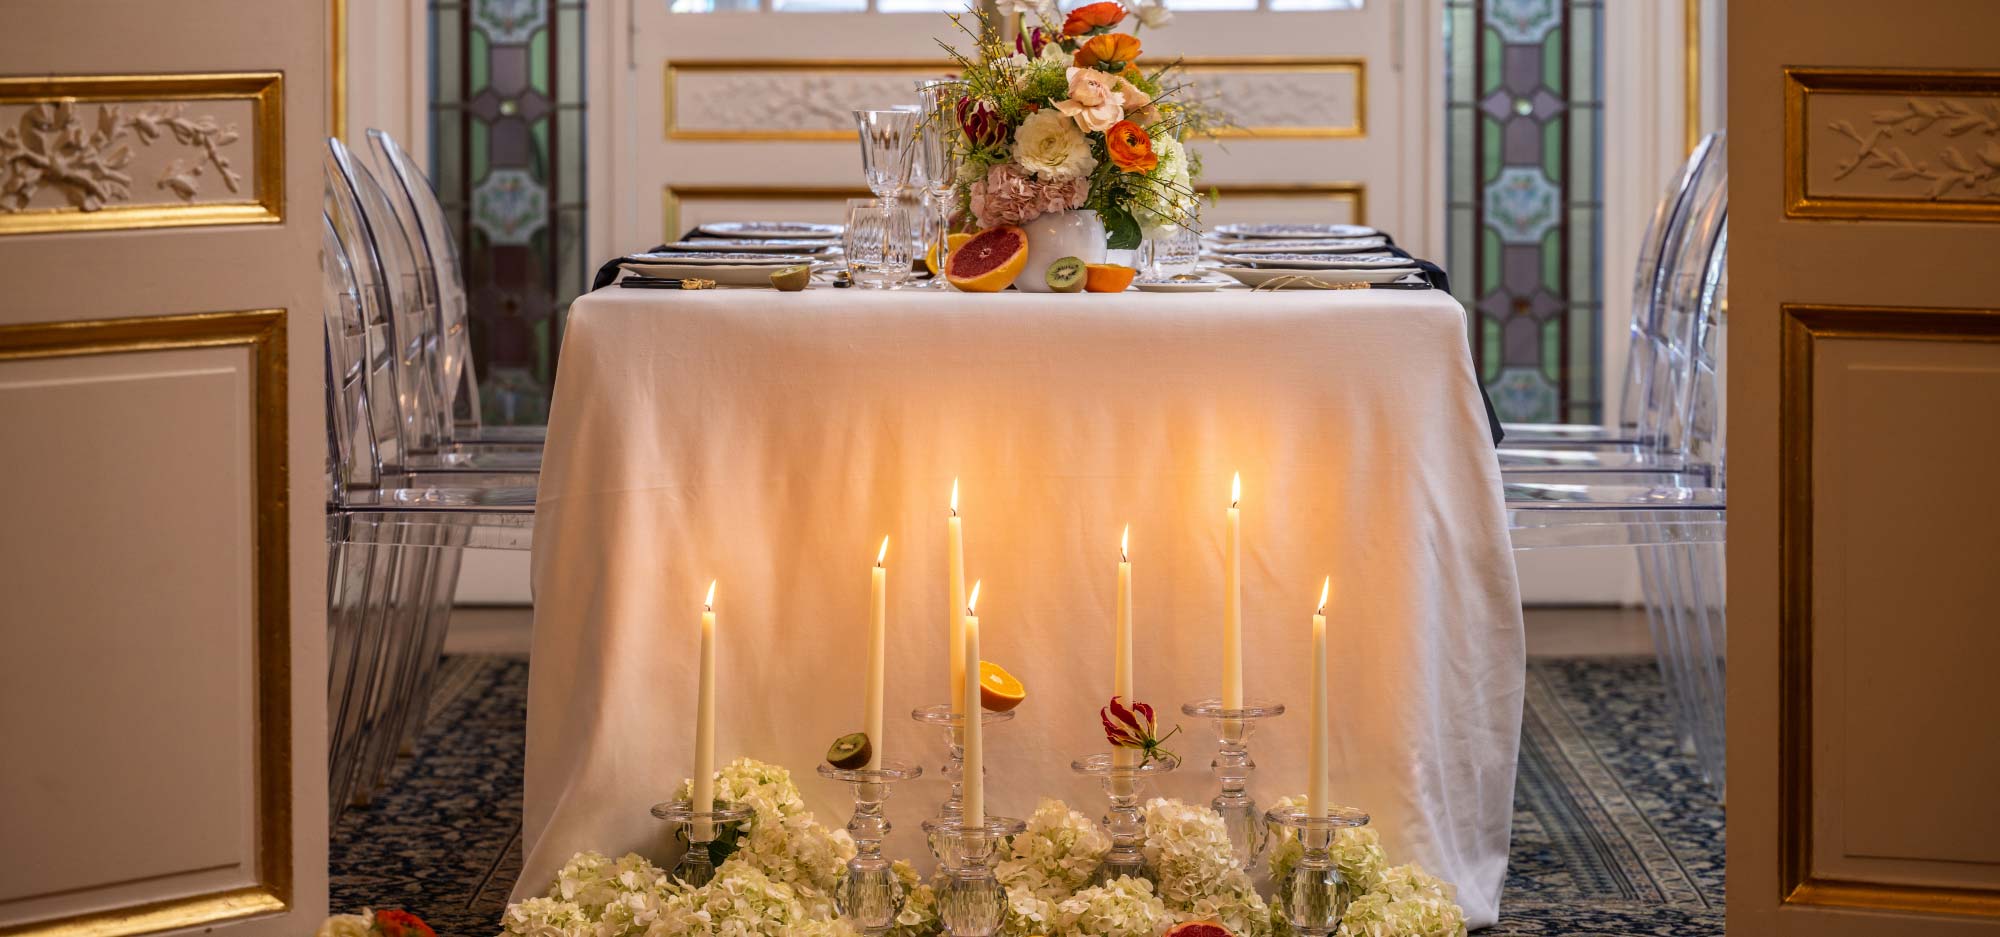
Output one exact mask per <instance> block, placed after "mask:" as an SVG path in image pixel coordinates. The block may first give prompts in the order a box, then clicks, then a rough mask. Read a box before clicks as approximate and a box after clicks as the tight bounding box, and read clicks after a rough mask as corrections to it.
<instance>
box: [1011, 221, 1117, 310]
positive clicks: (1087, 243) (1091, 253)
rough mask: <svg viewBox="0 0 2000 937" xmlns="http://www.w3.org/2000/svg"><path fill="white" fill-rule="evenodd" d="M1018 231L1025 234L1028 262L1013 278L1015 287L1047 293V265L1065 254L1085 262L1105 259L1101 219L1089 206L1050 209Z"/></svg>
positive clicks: (1095, 262)
mask: <svg viewBox="0 0 2000 937" xmlns="http://www.w3.org/2000/svg"><path fill="white" fill-rule="evenodd" d="M1021 230H1023V231H1026V232H1027V233H1028V265H1027V266H1025V267H1022V268H1021V275H1020V276H1018V277H1016V278H1014V288H1015V289H1017V290H1024V291H1026V292H1029V293H1047V292H1050V290H1049V280H1048V270H1049V265H1050V264H1052V263H1055V262H1056V261H1058V260H1061V259H1063V258H1064V257H1076V258H1079V259H1081V260H1082V261H1083V262H1084V263H1087V264H1101V263H1103V262H1104V222H1102V221H1099V220H1098V219H1097V212H1095V211H1093V210H1091V209H1088V208H1080V209H1076V210H1074V211H1057V212H1050V213H1048V214H1046V215H1043V216H1041V217H1040V218H1036V219H1035V220H1033V221H1030V222H1027V223H1026V224H1023V225H1021Z"/></svg>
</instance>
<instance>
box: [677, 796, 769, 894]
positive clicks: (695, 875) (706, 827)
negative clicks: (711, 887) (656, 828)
mask: <svg viewBox="0 0 2000 937" xmlns="http://www.w3.org/2000/svg"><path fill="white" fill-rule="evenodd" d="M753 813H755V811H753V810H751V809H750V808H749V807H744V806H740V805H737V804H726V803H722V802H720V801H717V802H716V804H715V805H714V807H713V808H711V809H708V810H696V809H694V808H692V807H690V806H688V802H687V801H685V800H676V801H670V802H668V803H664V804H654V805H653V816H656V817H659V818H660V819H662V820H665V821H667V822H668V823H672V824H674V825H675V826H676V827H677V829H676V830H675V833H676V835H678V836H679V837H680V838H681V839H682V840H683V841H684V842H686V843H687V851H686V852H684V853H682V854H681V861H680V864H679V865H677V866H675V867H674V877H675V878H677V879H680V880H681V881H683V882H686V883H687V884H689V885H692V886H694V887H696V888H700V887H701V886H703V885H706V884H708V882H709V880H710V879H712V878H714V877H715V861H714V858H713V857H712V856H711V855H710V854H709V851H708V850H709V846H710V845H711V844H712V843H714V842H715V834H716V833H717V832H719V831H721V829H722V828H723V827H724V826H726V825H728V824H731V823H741V822H743V821H745V820H748V819H750V817H751V815H752V814H753Z"/></svg>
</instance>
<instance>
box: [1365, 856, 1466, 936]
mask: <svg viewBox="0 0 2000 937" xmlns="http://www.w3.org/2000/svg"><path fill="white" fill-rule="evenodd" d="M1457 896H1458V892H1457V890H1456V889H1454V888H1452V887H1451V885H1450V884H1448V883H1446V882H1444V881H1441V880H1440V879H1438V878H1437V877H1436V876H1433V875H1431V874H1429V873H1427V872H1425V871H1424V870H1423V868H1422V867H1421V866H1418V865H1415V864H1410V865H1399V866H1396V867H1395V868H1392V869H1387V870H1385V871H1383V873H1382V874H1381V877H1380V878H1379V879H1378V880H1377V883H1376V886H1375V888H1374V889H1373V890H1371V891H1369V892H1368V893H1367V894H1365V895H1362V896H1361V897H1359V898H1356V899H1354V903H1353V904H1350V905H1348V907H1347V916H1346V917H1345V918H1343V919H1342V920H1341V922H1340V930H1339V932H1338V937H1465V910H1464V909H1462V908H1460V907H1459V906H1458V901H1457Z"/></svg>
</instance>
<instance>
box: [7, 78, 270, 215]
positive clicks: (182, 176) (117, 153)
mask: <svg viewBox="0 0 2000 937" xmlns="http://www.w3.org/2000/svg"><path fill="white" fill-rule="evenodd" d="M83 110H84V109H83V108H81V107H78V106H77V105H76V104H75V103H74V102H71V101H57V102H53V103H50V102H43V103H41V104H37V105H35V106H34V107H31V108H28V109H27V110H26V111H23V112H22V113H21V119H20V123H19V125H18V126H14V127H9V128H7V129H5V130H3V131H0V211H9V212H18V211H24V210H26V209H27V208H28V203H29V202H30V201H31V200H33V198H34V196H35V192H36V190H38V189H39V188H40V187H41V186H43V185H50V186H56V187H59V188H61V189H62V190H63V192H64V194H65V195H66V196H68V198H69V200H70V203H71V204H73V205H75V206H76V207H77V208H80V209H82V210H84V211H97V210H98V209H100V208H103V207H104V206H105V205H106V204H107V203H110V202H122V201H129V200H130V199H131V198H132V177H131V176H130V175H129V174H127V173H126V172H125V171H124V170H125V169H126V167H128V166H130V165H131V164H132V156H133V151H132V146H133V145H134V144H137V145H139V146H146V147H150V146H153V145H154V144H156V143H159V142H161V141H162V140H165V139H168V138H171V140H172V142H173V143H174V144H178V145H180V146H183V147H187V148H190V149H196V150H199V151H200V152H199V153H198V154H192V155H193V157H194V158H193V161H192V162H188V161H184V160H183V159H180V158H176V159H173V160H170V161H169V162H168V163H167V165H166V167H165V168H164V169H163V170H161V172H160V175H159V177H158V179H157V180H156V182H155V184H156V185H157V186H158V187H159V188H161V189H166V190H168V191H170V192H173V193H174V194H175V195H178V196H179V197H180V198H181V199H182V200H183V201H192V200H193V199H194V197H195V196H196V195H197V194H199V193H200V192H201V181H200V177H201V176H202V174H203V173H204V172H205V171H206V170H207V169H209V168H211V167H212V168H213V169H214V170H215V174H216V176H218V177H219V178H221V180H222V184H223V185H224V186H225V187H227V188H228V189H229V191H230V192H239V191H241V190H242V185H243V174H242V173H239V172H237V171H236V170H234V169H232V168H230V159H229V157H227V156H225V155H223V154H222V152H221V148H222V147H226V146H228V145H229V144H231V143H234V142H236V140H237V138H238V137H239V136H241V134H239V133H238V132H237V130H236V125H235V124H228V125H226V126H225V125H219V124H217V123H216V121H215V118H213V117H199V118H189V117H187V116H186V113H187V105H186V104H181V103H175V104H154V105H149V106H146V107H143V108H141V109H139V110H138V111H136V112H134V113H132V114H129V115H128V114H126V113H125V110H124V108H123V107H122V106H121V105H117V104H100V105H98V106H97V119H96V120H95V121H93V122H90V124H89V125H88V126H86V123H85V120H84V114H83Z"/></svg>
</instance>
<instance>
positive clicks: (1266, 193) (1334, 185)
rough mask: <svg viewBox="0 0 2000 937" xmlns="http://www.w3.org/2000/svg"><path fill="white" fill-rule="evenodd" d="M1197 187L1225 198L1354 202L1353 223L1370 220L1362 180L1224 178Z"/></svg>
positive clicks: (1365, 187) (1350, 203) (1365, 188)
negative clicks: (1246, 182)
mask: <svg viewBox="0 0 2000 937" xmlns="http://www.w3.org/2000/svg"><path fill="white" fill-rule="evenodd" d="M1196 188H1197V189H1199V190H1200V191H1201V192H1202V193H1203V194H1207V193H1209V192H1214V193H1215V194H1216V196H1217V197H1218V198H1223V199H1227V198H1292V199H1301V198H1319V197H1324V198H1329V199H1332V200H1334V201H1336V202H1346V203H1348V204H1349V205H1352V206H1354V212H1353V220H1352V223H1353V224H1367V223H1368V186H1367V184H1366V183H1362V182H1293V183H1277V184H1273V185H1255V184H1251V185H1231V184H1229V183H1226V182H1224V183H1217V184H1214V185H1209V184H1205V183H1197V184H1196Z"/></svg>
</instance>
